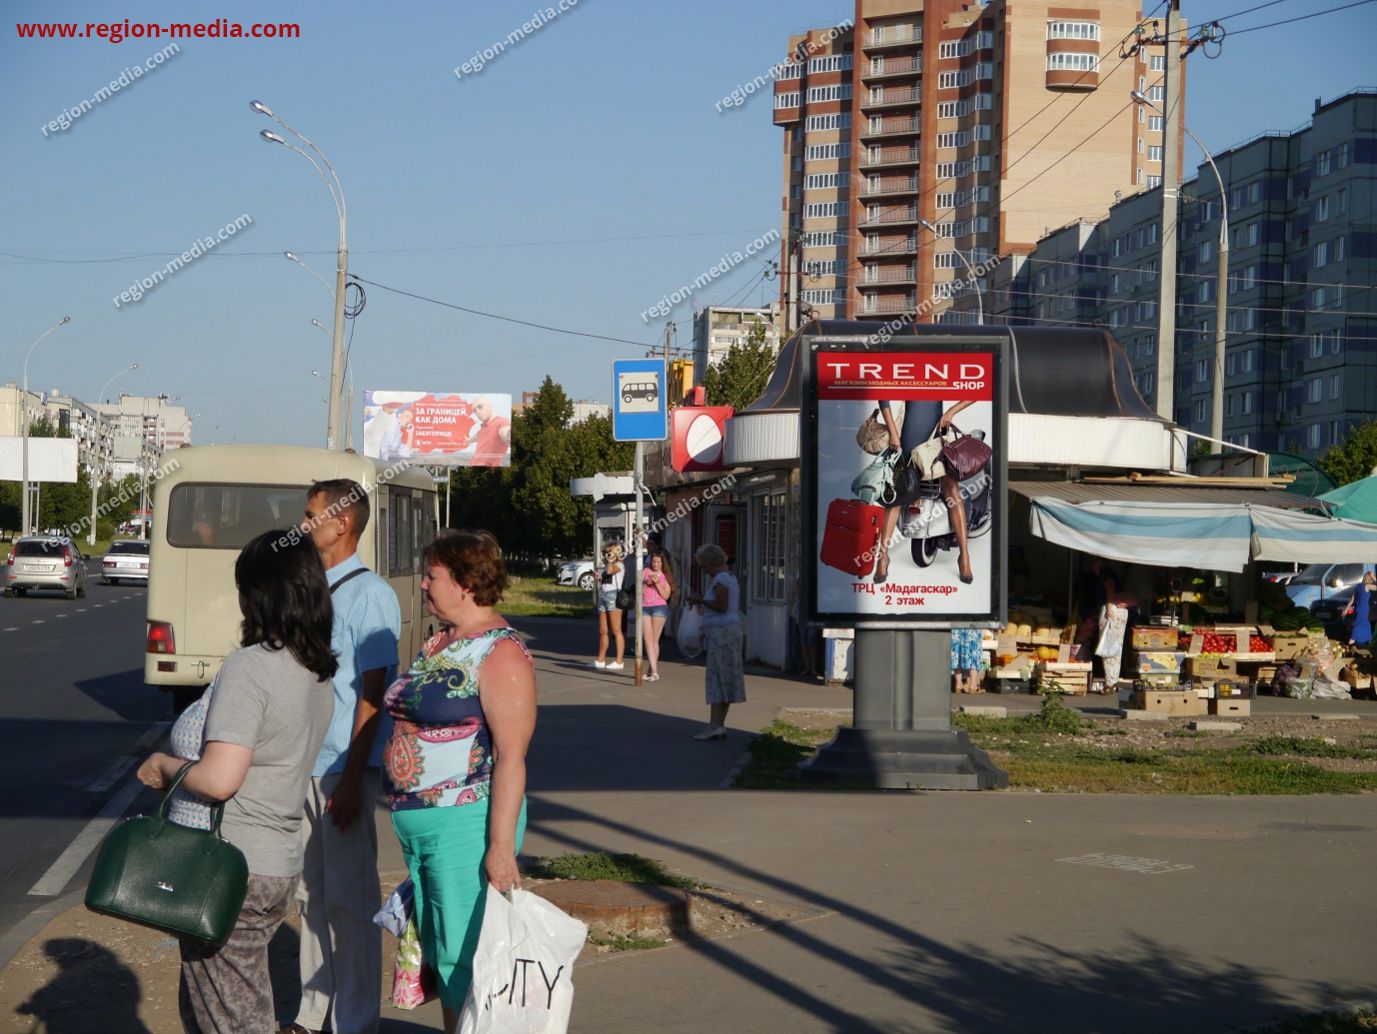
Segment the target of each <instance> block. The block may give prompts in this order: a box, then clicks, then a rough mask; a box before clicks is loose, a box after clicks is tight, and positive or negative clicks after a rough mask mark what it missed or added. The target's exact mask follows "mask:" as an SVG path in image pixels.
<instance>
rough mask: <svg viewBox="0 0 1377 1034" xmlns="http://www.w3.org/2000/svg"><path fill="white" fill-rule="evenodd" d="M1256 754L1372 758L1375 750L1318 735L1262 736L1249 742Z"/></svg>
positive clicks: (1375, 754) (1374, 755)
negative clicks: (1333, 741) (1348, 744)
mask: <svg viewBox="0 0 1377 1034" xmlns="http://www.w3.org/2000/svg"><path fill="white" fill-rule="evenodd" d="M1249 747H1251V748H1252V750H1253V751H1255V752H1256V753H1258V754H1269V755H1280V756H1283V757H1297V758H1372V757H1377V752H1374V751H1372V750H1365V749H1364V748H1362V747H1341V746H1339V745H1338V744H1337V743H1330V742H1329V741H1327V740H1325V739H1322V738H1321V737H1319V736H1263V737H1262V738H1261V739H1257V740H1254V741H1253V742H1252V743H1250V744H1249Z"/></svg>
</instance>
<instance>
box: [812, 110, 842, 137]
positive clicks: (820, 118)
mask: <svg viewBox="0 0 1377 1034" xmlns="http://www.w3.org/2000/svg"><path fill="white" fill-rule="evenodd" d="M804 125H806V126H807V127H808V132H810V133H818V132H823V131H825V130H828V129H850V128H851V112H849V111H844V112H840V113H838V114H834V115H809V116H808V121H807V122H806V123H804Z"/></svg>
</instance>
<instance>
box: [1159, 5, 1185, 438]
mask: <svg viewBox="0 0 1377 1034" xmlns="http://www.w3.org/2000/svg"><path fill="white" fill-rule="evenodd" d="M1181 43H1182V40H1181V0H1168V2H1167V31H1166V37H1165V39H1164V40H1163V46H1162V50H1163V53H1164V54H1165V56H1166V57H1165V62H1164V64H1165V74H1164V76H1163V80H1164V85H1165V91H1166V95H1165V96H1164V97H1163V99H1162V113H1163V119H1162V220H1161V221H1162V256H1161V269H1160V271H1159V275H1158V282H1159V284H1160V285H1161V293H1160V295H1159V298H1158V303H1157V415H1158V416H1160V417H1161V418H1162V419H1163V420H1173V419H1175V412H1174V410H1175V404H1176V239H1177V234H1176V223H1177V216H1178V214H1179V213H1180V208H1181V200H1180V189H1181V99H1182V98H1181Z"/></svg>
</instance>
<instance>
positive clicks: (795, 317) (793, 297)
mask: <svg viewBox="0 0 1377 1034" xmlns="http://www.w3.org/2000/svg"><path fill="white" fill-rule="evenodd" d="M801 245H802V241H801V239H800V238H799V236H798V234H797V233H795V234H793V235H792V236H791V237H790V238H789V270H788V273H787V275H788V277H789V311H788V312H787V313H786V314H785V317H784V336H785V338H786V339H788V338H789V337H791V336H793V333H794V331H796V330H798V324H799V311H798V308H799V291H798V279H799V275H800V274H801V272H802V271H801V270H800V269H799V257H800V253H801V252H802V251H803V248H802V247H801Z"/></svg>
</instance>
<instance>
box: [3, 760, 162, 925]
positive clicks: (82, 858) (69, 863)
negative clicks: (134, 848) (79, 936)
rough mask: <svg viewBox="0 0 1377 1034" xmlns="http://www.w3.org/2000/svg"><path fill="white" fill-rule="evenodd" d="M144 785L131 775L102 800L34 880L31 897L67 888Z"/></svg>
mask: <svg viewBox="0 0 1377 1034" xmlns="http://www.w3.org/2000/svg"><path fill="white" fill-rule="evenodd" d="M142 789H143V784H142V783H140V782H139V781H138V780H137V779H131V780H129V782H128V783H126V784H125V785H124V787H123V788H122V789H121V790H120V791H119V793H117V794H115V796H113V797H111V798H110V799H109V800H108V801H106V802H105V807H103V808H101V809H100V813H99V814H97V815H96V817H95V818H93V819H92V820H91V821H90V822H88V823H86V827H85V828H84V829H83V830H82V831H81V832H80V833H78V834H77V835H76V839H74V840H73V841H72V842H71V843H70V844H68V845H67V849H66V850H65V851H63V852H62V854H60V855H58V857H57V861H55V862H53V864H52V865H50V866H49V867H48V871H47V872H45V873H44V874H43V875H42V876H41V877H39V880H38V882H37V883H35V884H34V885H33V886H32V887H30V888H29V895H30V896H31V897H41V898H51V897H56V896H57V895H58V894H61V893H62V892H63V891H64V890H66V889H67V884H69V883H71V882H72V877H73V876H75V875H76V874H77V870H78V869H80V868H81V867H82V865H83V864H84V863H85V862H86V859H87V857H88V856H89V855H90V854H91V852H92V851H94V850H95V849H96V847H97V846H99V844H100V842H101V840H103V839H104V838H105V834H106V833H108V832H109V831H110V829H111V828H112V827H113V826H114V825H115V823H117V822H118V821H119V820H120V817H121V816H122V815H123V814H124V813H125V810H126V809H128V807H129V805H130V804H132V803H133V801H134V798H135V797H137V796H138V795H139V791H140V790H142Z"/></svg>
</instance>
